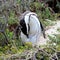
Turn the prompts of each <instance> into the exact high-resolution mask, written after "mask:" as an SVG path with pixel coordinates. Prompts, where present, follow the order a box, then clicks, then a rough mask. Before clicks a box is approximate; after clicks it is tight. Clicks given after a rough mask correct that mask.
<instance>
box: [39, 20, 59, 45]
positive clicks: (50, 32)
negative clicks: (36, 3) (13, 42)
mask: <svg viewBox="0 0 60 60" xmlns="http://www.w3.org/2000/svg"><path fill="white" fill-rule="evenodd" d="M54 22H56V24H54V25H53V26H50V28H49V26H48V29H47V30H46V31H45V34H46V38H45V39H44V38H43V36H41V37H40V40H39V43H38V44H39V45H44V44H46V43H47V41H48V40H49V38H48V35H52V36H53V34H60V32H59V31H57V29H58V28H59V29H60V21H59V20H57V21H54Z"/></svg>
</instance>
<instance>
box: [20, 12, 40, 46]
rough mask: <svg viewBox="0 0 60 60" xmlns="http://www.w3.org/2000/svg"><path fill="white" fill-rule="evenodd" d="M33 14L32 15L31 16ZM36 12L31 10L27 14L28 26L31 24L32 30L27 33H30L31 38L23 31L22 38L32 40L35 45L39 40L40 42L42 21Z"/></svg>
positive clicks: (27, 40)
mask: <svg viewBox="0 0 60 60" xmlns="http://www.w3.org/2000/svg"><path fill="white" fill-rule="evenodd" d="M30 14H31V16H30ZM33 14H35V13H33V12H30V13H28V14H26V15H25V19H24V20H25V23H26V26H27V25H28V24H29V25H30V31H29V32H28V31H27V33H28V34H29V38H27V37H26V36H25V35H24V34H23V33H22V32H21V39H22V41H23V42H32V44H33V45H37V42H39V37H40V35H41V27H40V22H39V20H38V18H37V17H36V14H35V15H33ZM29 16H30V21H29ZM27 29H28V27H27Z"/></svg>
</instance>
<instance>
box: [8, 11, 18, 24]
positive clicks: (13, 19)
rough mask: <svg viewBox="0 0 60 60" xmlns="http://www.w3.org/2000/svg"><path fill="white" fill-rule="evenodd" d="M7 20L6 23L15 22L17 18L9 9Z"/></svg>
mask: <svg viewBox="0 0 60 60" xmlns="http://www.w3.org/2000/svg"><path fill="white" fill-rule="evenodd" d="M9 15H10V16H9V20H8V24H9V25H10V24H15V23H18V20H17V17H16V16H15V12H14V11H10V14H9Z"/></svg>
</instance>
